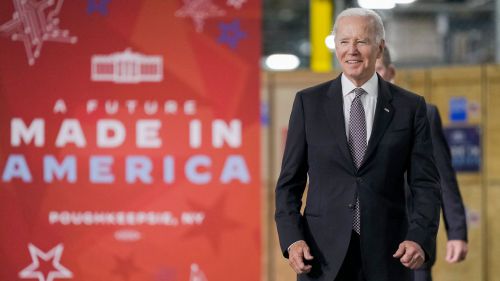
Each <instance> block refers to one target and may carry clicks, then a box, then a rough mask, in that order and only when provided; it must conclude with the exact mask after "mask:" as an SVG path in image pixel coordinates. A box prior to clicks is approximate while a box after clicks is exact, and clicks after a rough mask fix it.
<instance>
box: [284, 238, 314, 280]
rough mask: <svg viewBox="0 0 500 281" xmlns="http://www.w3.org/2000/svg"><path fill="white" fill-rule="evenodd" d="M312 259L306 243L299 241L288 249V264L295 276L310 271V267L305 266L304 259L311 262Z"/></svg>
mask: <svg viewBox="0 0 500 281" xmlns="http://www.w3.org/2000/svg"><path fill="white" fill-rule="evenodd" d="M313 258H314V257H313V256H311V252H310V250H309V246H307V244H306V241H304V240H299V241H297V242H295V243H293V244H292V245H291V246H290V248H289V249H288V264H290V266H291V267H292V268H293V270H294V271H295V272H296V273H297V274H302V273H308V272H309V271H311V268H312V266H311V265H305V264H304V259H306V260H312V259H313Z"/></svg>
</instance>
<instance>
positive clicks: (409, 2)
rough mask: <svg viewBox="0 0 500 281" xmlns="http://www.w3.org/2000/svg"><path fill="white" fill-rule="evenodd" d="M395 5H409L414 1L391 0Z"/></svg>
mask: <svg viewBox="0 0 500 281" xmlns="http://www.w3.org/2000/svg"><path fill="white" fill-rule="evenodd" d="M392 1H394V3H396V4H411V3H413V2H415V0H392Z"/></svg>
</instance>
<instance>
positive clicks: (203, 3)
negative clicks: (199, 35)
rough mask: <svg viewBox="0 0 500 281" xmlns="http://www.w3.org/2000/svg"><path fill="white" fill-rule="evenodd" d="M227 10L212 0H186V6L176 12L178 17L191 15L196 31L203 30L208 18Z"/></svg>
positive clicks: (217, 15) (222, 13) (221, 14)
mask: <svg viewBox="0 0 500 281" xmlns="http://www.w3.org/2000/svg"><path fill="white" fill-rule="evenodd" d="M225 14H226V12H225V11H224V10H221V9H220V8H219V7H217V6H216V5H215V4H214V3H212V0H184V6H183V7H182V8H180V9H179V10H177V11H176V12H175V16H177V17H182V18H184V17H191V19H192V20H193V21H194V25H195V28H196V32H202V31H203V26H204V25H205V20H206V19H207V18H213V17H221V16H223V15H225Z"/></svg>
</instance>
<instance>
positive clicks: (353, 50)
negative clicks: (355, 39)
mask: <svg viewBox="0 0 500 281" xmlns="http://www.w3.org/2000/svg"><path fill="white" fill-rule="evenodd" d="M348 51H349V54H357V53H358V46H357V44H356V43H351V44H349V46H348Z"/></svg>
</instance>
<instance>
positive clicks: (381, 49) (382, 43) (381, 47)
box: [377, 39, 385, 59]
mask: <svg viewBox="0 0 500 281" xmlns="http://www.w3.org/2000/svg"><path fill="white" fill-rule="evenodd" d="M384 49H385V40H384V39H382V40H380V44H378V54H377V59H379V58H381V57H382V55H383V54H384Z"/></svg>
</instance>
